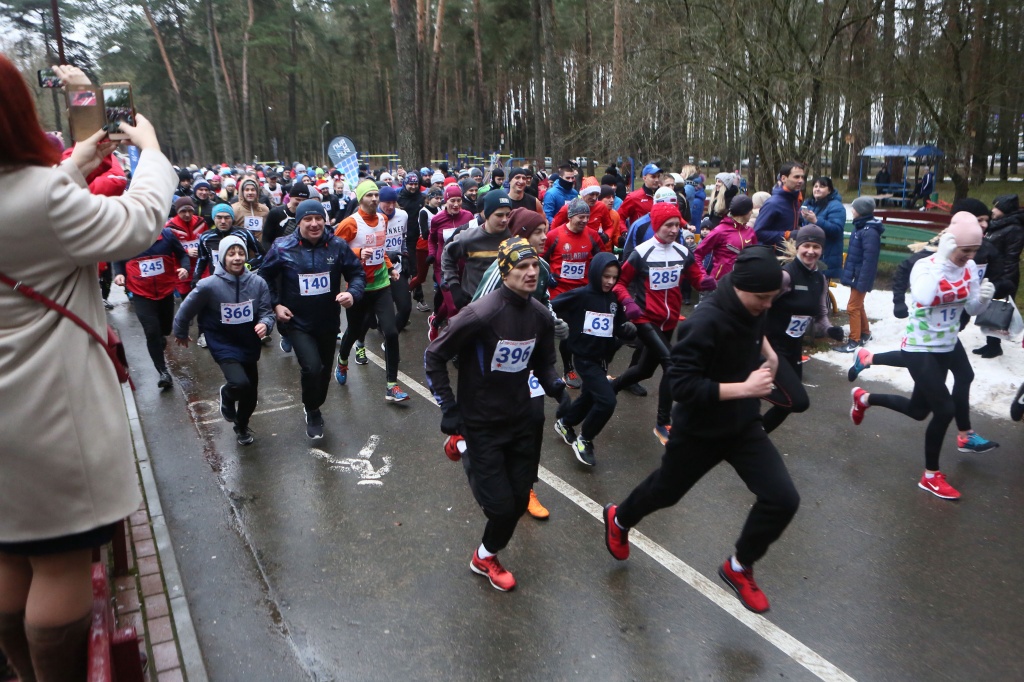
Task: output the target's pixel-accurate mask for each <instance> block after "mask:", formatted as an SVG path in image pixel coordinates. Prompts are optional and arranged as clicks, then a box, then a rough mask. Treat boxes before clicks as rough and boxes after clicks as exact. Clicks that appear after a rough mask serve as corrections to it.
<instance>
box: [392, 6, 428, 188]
mask: <svg viewBox="0 0 1024 682" xmlns="http://www.w3.org/2000/svg"><path fill="white" fill-rule="evenodd" d="M418 1H419V2H420V4H422V0H391V28H392V29H393V30H394V33H395V49H396V55H397V58H398V73H397V74H395V76H396V81H397V85H398V92H397V96H398V110H399V111H400V112H403V114H402V115H401V116H399V117H398V120H397V121H395V126H396V134H397V138H398V140H397V141H398V156H399V157H400V158H401V159H402V163H403V165H404V166H405V167H406V168H408V169H409V170H412V169H414V168H419V164H420V160H421V159H422V158H423V157H422V156H420V154H422V146H423V142H422V140H421V139H419V137H418V136H419V132H420V126H419V122H420V120H421V119H420V116H419V115H418V114H417V115H414V116H408V115H407V113H406V112H410V111H417V106H418V105H417V102H416V99H417V95H416V91H417V82H416V73H417V65H416V56H417V54H418V52H419V51H418V50H417V49H414V48H415V47H416V46H418V45H419V43H418V41H417V25H416V23H414V22H415V18H416V11H417V9H418V8H417V6H416V5H417V2H418Z"/></svg>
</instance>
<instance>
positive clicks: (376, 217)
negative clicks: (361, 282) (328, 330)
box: [334, 179, 409, 403]
mask: <svg viewBox="0 0 1024 682" xmlns="http://www.w3.org/2000/svg"><path fill="white" fill-rule="evenodd" d="M379 200H380V191H379V190H378V189H377V183H375V182H374V181H373V180H370V179H365V180H363V181H362V182H360V183H359V185H358V186H356V201H357V202H358V203H359V208H358V210H357V211H356V212H355V213H353V214H352V215H350V216H349V217H347V218H345V219H344V220H342V221H341V222H340V223H338V227H337V228H336V229H335V230H334V234H335V236H337V237H341V239H342V240H344V242H345V243H347V244H349V245H350V246H351V248H352V251H353V252H354V253H355V254H356V255H357V256H358V257H359V259H360V260H361V261H362V263H363V268H364V270H365V275H366V291H365V292H364V293H363V296H362V298H361V299H360V300H359V301H357V302H356V304H355V305H353V306H351V307H350V308H349V309H348V311H347V313H346V315H345V317H346V319H347V320H348V326H347V327H346V328H345V333H344V334H343V335H342V337H341V348H339V349H338V366H337V368H335V370H334V378H335V379H336V380H337V381H338V384H339V385H342V386H344V385H345V384H346V383H347V381H348V354H349V353H350V352H351V351H352V346H353V345H355V342H356V340H357V339H359V338H362V337H363V336H365V334H366V330H367V329H369V328H370V325H371V324H372V323H373V321H374V319H376V321H377V329H378V330H379V331H380V333H381V334H383V335H384V364H385V368H386V372H387V388H386V389H385V391H384V399H385V400H386V401H388V402H391V403H400V402H404V401H406V400H408V399H409V394H408V393H406V392H405V391H403V390H402V389H401V387H399V385H398V361H399V353H398V328H397V327H396V326H395V302H394V299H393V298H392V295H391V290H390V286H391V283H392V282H393V281H396V280H397V279H398V273H397V272H395V271H394V266H393V264H392V263H391V259H390V258H388V255H387V250H386V243H387V218H386V217H385V216H383V215H381V214H380V213H378V212H377V205H378V203H379ZM366 362H367V360H366V348H365V347H363V346H360V347H358V348H357V349H356V363H357V364H360V365H363V364H366Z"/></svg>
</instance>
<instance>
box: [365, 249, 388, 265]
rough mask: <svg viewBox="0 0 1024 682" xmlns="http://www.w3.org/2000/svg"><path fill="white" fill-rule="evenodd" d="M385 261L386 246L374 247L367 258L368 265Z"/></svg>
mask: <svg viewBox="0 0 1024 682" xmlns="http://www.w3.org/2000/svg"><path fill="white" fill-rule="evenodd" d="M383 262H384V247H383V246H378V247H377V248H375V249H373V250H372V251H371V253H370V257H369V258H367V259H366V264H367V265H380V264H382V263H383Z"/></svg>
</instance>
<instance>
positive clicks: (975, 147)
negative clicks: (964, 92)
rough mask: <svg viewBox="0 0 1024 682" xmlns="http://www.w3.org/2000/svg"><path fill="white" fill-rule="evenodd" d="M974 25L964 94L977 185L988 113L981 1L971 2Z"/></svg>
mask: <svg viewBox="0 0 1024 682" xmlns="http://www.w3.org/2000/svg"><path fill="white" fill-rule="evenodd" d="M972 5H973V6H972V8H971V9H972V11H973V12H974V17H973V19H974V26H973V30H972V31H971V33H972V35H971V71H970V77H969V80H968V83H970V94H969V95H968V97H967V134H968V135H970V136H971V138H973V139H972V140H971V142H972V149H971V180H970V182H971V184H972V185H974V186H975V187H980V186H981V184H982V183H983V182H985V173H986V170H987V169H986V163H987V154H986V149H987V146H988V145H987V144H986V142H987V141H988V140H987V138H988V114H989V107H988V103H987V102H986V99H985V98H986V97H987V96H988V93H987V91H986V89H987V86H986V79H985V77H984V74H985V71H986V68H985V67H986V61H987V57H988V44H989V40H990V38H989V33H988V30H987V28H986V21H985V18H986V17H987V16H988V13H989V7H988V6H987V3H986V2H985V0H975V2H974V3H972Z"/></svg>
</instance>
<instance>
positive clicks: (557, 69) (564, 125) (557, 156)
mask: <svg viewBox="0 0 1024 682" xmlns="http://www.w3.org/2000/svg"><path fill="white" fill-rule="evenodd" d="M540 18H541V21H540V30H541V40H542V42H541V43H540V44H541V45H543V46H544V50H543V52H544V72H545V76H546V78H545V79H544V80H545V81H546V82H547V83H548V84H549V91H548V92H549V94H550V95H551V100H550V101H549V102H548V108H547V110H548V120H550V121H551V162H552V164H553V165H555V166H557V165H558V164H559V163H561V162H562V161H564V160H565V159H566V158H568V140H567V139H566V137H567V135H568V132H569V126H568V121H567V120H566V119H567V118H568V113H567V111H566V102H565V95H566V90H565V69H564V65H563V64H562V59H561V51H560V50H558V49H557V47H556V46H557V45H559V42H558V39H557V37H556V35H555V8H554V6H553V5H552V0H541V2H540Z"/></svg>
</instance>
